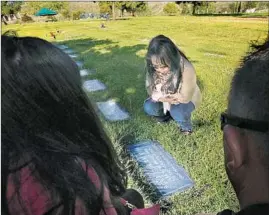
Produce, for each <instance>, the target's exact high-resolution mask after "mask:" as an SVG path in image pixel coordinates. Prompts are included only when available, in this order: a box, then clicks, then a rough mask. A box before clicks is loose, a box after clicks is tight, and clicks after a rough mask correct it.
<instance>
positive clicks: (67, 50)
mask: <svg viewBox="0 0 269 215" xmlns="http://www.w3.org/2000/svg"><path fill="white" fill-rule="evenodd" d="M63 51H64V52H65V53H66V54H72V53H74V51H73V50H72V49H65V50H63Z"/></svg>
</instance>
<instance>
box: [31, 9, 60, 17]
mask: <svg viewBox="0 0 269 215" xmlns="http://www.w3.org/2000/svg"><path fill="white" fill-rule="evenodd" d="M56 14H57V12H55V11H54V10H50V9H48V8H41V9H40V10H39V11H38V12H37V13H36V14H35V15H36V16H52V15H56Z"/></svg>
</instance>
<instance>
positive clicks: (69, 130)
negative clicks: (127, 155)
mask: <svg viewBox="0 0 269 215" xmlns="http://www.w3.org/2000/svg"><path fill="white" fill-rule="evenodd" d="M1 58H2V59H1V60H2V66H1V71H2V85H1V90H2V112H1V114H2V122H1V125H2V184H1V185H2V207H3V209H2V212H5V213H7V214H8V213H9V212H8V202H7V198H6V191H7V183H8V181H7V179H8V176H9V175H10V173H11V172H14V171H15V170H19V169H20V168H22V167H23V166H25V165H27V164H29V163H31V165H30V166H31V167H32V174H33V176H34V177H36V178H37V179H38V180H39V181H40V183H42V185H43V186H44V187H46V188H47V189H48V190H49V191H51V193H53V194H55V193H56V194H55V196H52V198H55V199H56V198H60V199H61V200H62V205H63V206H64V210H63V212H62V214H73V213H74V205H75V200H76V198H79V199H80V200H82V202H83V204H84V206H85V208H86V209H87V212H88V214H99V212H100V210H101V209H102V207H103V206H102V205H103V199H102V197H103V193H102V190H103V189H101V191H100V190H98V189H97V188H96V187H95V186H94V184H93V182H92V181H91V180H90V179H89V177H88V175H87V173H86V171H85V170H83V168H82V165H81V163H80V162H79V161H80V160H83V161H85V163H86V165H87V167H90V168H94V170H95V171H96V172H97V174H98V176H99V177H100V179H101V184H102V186H104V185H106V186H107V187H108V189H109V190H110V192H111V196H120V195H121V194H122V193H124V192H125V186H126V180H127V178H126V175H125V172H124V171H123V168H122V166H121V163H120V161H119V160H118V158H117V155H116V152H115V150H114V148H113V146H112V143H111V141H110V140H109V138H108V136H107V135H106V133H105V132H104V129H103V128H102V125H101V123H100V120H99V119H98V116H97V115H96V112H95V110H94V108H93V105H92V104H91V103H90V101H89V100H88V97H87V95H86V93H85V92H84V91H83V89H82V85H81V78H80V76H79V70H78V67H77V65H76V63H75V62H74V61H73V60H72V59H71V58H70V57H69V56H68V55H67V54H65V53H64V52H62V51H61V50H60V49H58V48H57V47H55V46H54V45H52V44H51V43H49V42H47V41H45V40H42V39H39V38H34V37H21V38H19V37H16V36H2V49H1ZM12 180H13V182H14V183H15V185H16V186H17V188H18V187H19V186H20V183H19V182H20V179H19V176H18V175H17V176H16V177H15V176H14V178H13V179H12ZM55 191H56V192H55ZM113 199H114V198H113V197H112V201H113ZM113 202H114V201H113ZM11 207H12V206H11Z"/></svg>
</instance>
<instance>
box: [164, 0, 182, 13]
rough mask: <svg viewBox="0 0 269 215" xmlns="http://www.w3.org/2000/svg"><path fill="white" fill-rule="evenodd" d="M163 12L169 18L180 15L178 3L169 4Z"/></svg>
mask: <svg viewBox="0 0 269 215" xmlns="http://www.w3.org/2000/svg"><path fill="white" fill-rule="evenodd" d="M163 12H164V13H165V14H167V15H169V16H174V15H176V14H177V13H178V8H177V4H176V3H172V2H171V3H167V4H166V5H165V6H164V8H163Z"/></svg>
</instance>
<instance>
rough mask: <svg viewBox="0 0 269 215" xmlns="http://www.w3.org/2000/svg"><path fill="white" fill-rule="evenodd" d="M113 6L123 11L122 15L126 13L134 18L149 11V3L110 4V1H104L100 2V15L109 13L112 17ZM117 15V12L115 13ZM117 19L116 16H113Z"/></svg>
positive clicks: (125, 2)
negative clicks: (142, 12) (137, 13)
mask: <svg viewBox="0 0 269 215" xmlns="http://www.w3.org/2000/svg"><path fill="white" fill-rule="evenodd" d="M113 4H114V8H117V9H119V10H120V11H121V15H122V16H123V15H124V11H125V10H126V11H127V12H129V13H131V14H132V16H136V12H139V11H144V10H146V9H147V3H145V2H131V1H130V2H128V1H122V2H109V1H106V2H104V1H102V2H99V7H100V13H109V14H110V15H113V13H112V12H113ZM114 13H115V11H114ZM113 17H115V15H113Z"/></svg>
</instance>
